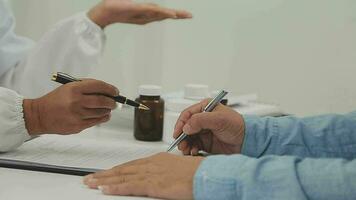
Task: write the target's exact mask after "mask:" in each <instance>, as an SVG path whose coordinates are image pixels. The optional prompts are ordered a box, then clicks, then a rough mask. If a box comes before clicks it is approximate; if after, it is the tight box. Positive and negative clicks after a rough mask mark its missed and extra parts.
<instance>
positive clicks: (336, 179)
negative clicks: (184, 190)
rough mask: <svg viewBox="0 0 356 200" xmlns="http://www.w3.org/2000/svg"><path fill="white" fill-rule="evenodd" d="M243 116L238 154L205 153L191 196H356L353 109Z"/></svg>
mask: <svg viewBox="0 0 356 200" xmlns="http://www.w3.org/2000/svg"><path fill="white" fill-rule="evenodd" d="M244 120H245V138H244V143H243V147H242V152H241V154H242V155H230V156H227V155H219V156H209V157H208V158H206V159H205V160H204V161H203V162H202V163H201V165H200V166H199V168H198V170H197V172H196V174H195V177H194V197H195V199H236V200H238V199H243V200H247V199H298V200H299V199H321V200H328V199H333V200H335V199H336V200H342V199H353V200H355V199H356V159H355V158H356V112H353V113H349V114H346V115H336V114H335V115H322V116H316V117H308V118H296V117H291V116H288V117H282V118H273V117H264V118H260V117H255V116H244Z"/></svg>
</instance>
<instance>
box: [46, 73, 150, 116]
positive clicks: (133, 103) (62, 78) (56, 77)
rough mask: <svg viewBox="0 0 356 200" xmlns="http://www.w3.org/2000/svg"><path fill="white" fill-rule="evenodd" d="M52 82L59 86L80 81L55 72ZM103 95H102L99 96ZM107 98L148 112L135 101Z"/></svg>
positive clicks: (122, 97)
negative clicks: (59, 84)
mask: <svg viewBox="0 0 356 200" xmlns="http://www.w3.org/2000/svg"><path fill="white" fill-rule="evenodd" d="M52 81H55V82H58V83H61V84H67V83H70V82H75V81H81V80H80V79H77V78H74V77H73V76H71V75H68V74H66V73H63V72H57V73H55V74H53V76H52ZM101 95H104V94H101ZM104 96H107V97H109V98H112V99H114V100H115V101H116V102H119V103H122V104H127V105H130V106H133V107H135V108H138V109H141V110H149V108H148V107H147V106H145V105H143V104H141V103H138V102H136V101H133V100H131V99H128V98H126V97H124V96H121V95H118V96H110V95H104Z"/></svg>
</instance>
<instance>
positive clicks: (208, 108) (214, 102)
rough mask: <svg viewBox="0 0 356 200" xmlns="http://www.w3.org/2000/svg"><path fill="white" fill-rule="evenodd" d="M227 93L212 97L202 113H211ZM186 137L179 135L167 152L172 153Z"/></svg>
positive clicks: (222, 91) (185, 135)
mask: <svg viewBox="0 0 356 200" xmlns="http://www.w3.org/2000/svg"><path fill="white" fill-rule="evenodd" d="M227 93H228V92H226V91H225V90H221V91H220V92H219V94H218V95H216V97H214V98H213V99H212V100H211V101H210V102H209V103H208V105H207V106H205V108H204V110H203V112H211V111H213V110H214V108H215V107H216V106H217V105H218V104H219V103H220V101H221V100H222V99H223V98H224V97H225V96H226V95H227ZM187 136H188V135H187V134H185V133H182V134H180V136H179V137H178V138H177V139H176V140H174V142H173V143H172V144H171V145H169V147H168V149H167V152H170V151H172V150H173V149H174V148H175V147H176V146H177V145H178V144H179V143H180V142H181V141H182V140H184V139H185V138H186V137H187Z"/></svg>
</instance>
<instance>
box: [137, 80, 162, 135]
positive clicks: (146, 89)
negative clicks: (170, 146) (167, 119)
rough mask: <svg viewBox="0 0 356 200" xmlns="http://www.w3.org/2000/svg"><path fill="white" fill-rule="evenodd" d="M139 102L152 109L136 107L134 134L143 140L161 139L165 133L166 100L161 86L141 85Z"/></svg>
mask: <svg viewBox="0 0 356 200" xmlns="http://www.w3.org/2000/svg"><path fill="white" fill-rule="evenodd" d="M139 95H140V96H139V97H138V98H137V99H136V101H137V102H139V103H142V104H144V105H146V106H147V107H149V108H150V110H139V109H137V108H136V109H135V119H134V136H135V138H136V139H137V140H141V141H160V140H162V134H163V115H164V100H163V99H162V98H161V87H159V86H155V85H141V86H140V87H139Z"/></svg>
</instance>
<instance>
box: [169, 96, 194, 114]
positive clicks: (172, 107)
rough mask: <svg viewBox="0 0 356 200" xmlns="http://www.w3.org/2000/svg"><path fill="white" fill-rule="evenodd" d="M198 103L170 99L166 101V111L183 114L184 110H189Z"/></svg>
mask: <svg viewBox="0 0 356 200" xmlns="http://www.w3.org/2000/svg"><path fill="white" fill-rule="evenodd" d="M195 103H196V102H195V101H193V100H189V99H168V100H167V101H166V109H167V110H169V111H173V112H178V113H180V112H182V111H183V110H184V109H186V108H188V107H189V106H191V105H194V104H195Z"/></svg>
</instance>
